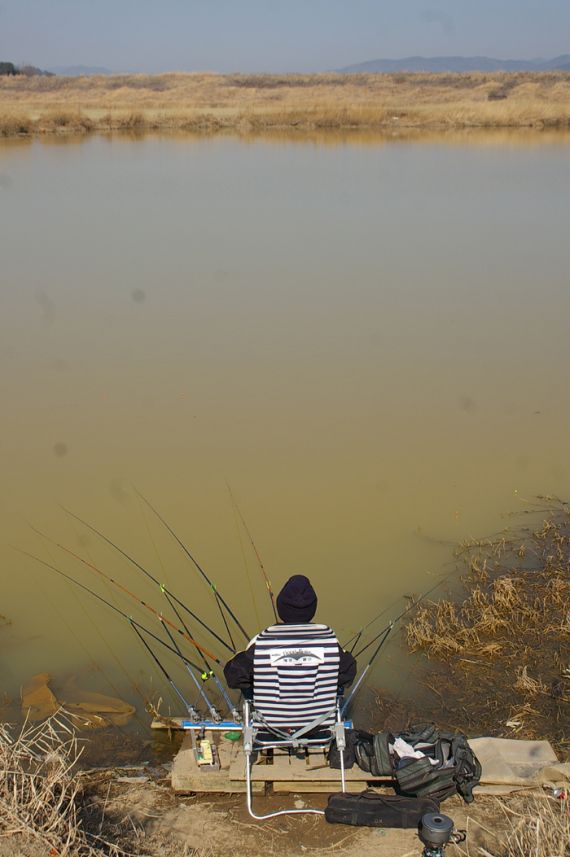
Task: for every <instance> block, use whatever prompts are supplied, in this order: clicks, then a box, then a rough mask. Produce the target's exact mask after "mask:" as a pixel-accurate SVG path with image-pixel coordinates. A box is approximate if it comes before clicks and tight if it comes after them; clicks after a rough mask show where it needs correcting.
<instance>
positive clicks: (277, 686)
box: [253, 624, 340, 729]
mask: <svg viewBox="0 0 570 857" xmlns="http://www.w3.org/2000/svg"><path fill="white" fill-rule="evenodd" d="M339 662H340V649H339V644H338V640H337V638H336V636H335V634H334V632H333V631H331V629H330V628H329V627H328V626H327V625H316V624H307V625H271V626H270V627H269V628H266V630H265V631H262V632H261V634H259V635H258V637H257V639H256V641H255V649H254V657H253V708H254V710H255V711H257V712H259V713H260V714H261V715H262V717H263V718H264V720H265V721H266V722H267V723H268V724H269V725H271V726H277V727H279V728H280V729H300V728H301V727H303V726H307V725H308V724H309V723H312V722H313V721H314V720H316V718H318V717H320V716H321V715H324V714H327V713H328V712H331V711H333V713H332V714H331V715H330V716H329V717H327V718H326V719H325V720H323V722H322V724H321V725H322V726H330V725H332V724H333V723H334V721H335V716H334V708H335V704H336V698H337V691H338V670H339ZM319 728H320V727H319Z"/></svg>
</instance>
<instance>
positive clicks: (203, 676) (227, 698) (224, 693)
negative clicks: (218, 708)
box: [164, 592, 238, 720]
mask: <svg viewBox="0 0 570 857" xmlns="http://www.w3.org/2000/svg"><path fill="white" fill-rule="evenodd" d="M164 595H165V598H166V600H167V601H168V603H169V604H170V607H171V608H172V610H174V613H175V614H176V616H177V618H178V619H179V621H180V622H181V623H182V627H183V628H184V630H185V631H186V632H187V634H189V635H190V631H189V630H188V628H187V626H186V623H185V622H184V619H183V618H182V616H181V615H180V613H179V612H178V610H177V609H176V607H175V606H174V604H173V603H172V602H171V600H170V598H169V597H168V594H167V593H166V592H165V593H164ZM165 630H167V629H166V628H165ZM168 635H169V636H170V632H168ZM197 651H198V652H199V654H200V657H201V658H202V660H203V662H204V666H205V667H206V672H202V673H201V675H200V678H201V679H202V681H207V679H208V678H212V679H213V680H214V684H215V685H216V687H217V688H218V690H219V692H220V693H221V695H222V697H223V698H224V700H225V702H226V704H227V706H228V710H229V711H230V714H231V715H232V716H233V718H234V720H235V719H238V718H236V712H237V709H236V707H235V705H234V703H233V702H232V700H231V697H230V695H229V694H228V692H227V690H226V689H225V687H224V686H223V684H222V683H221V682H220V680H219V678H218V676H217V675H216V673H215V672H214V670H213V669H212V667H211V666H210V664H209V662H208V659H207V658H206V656H205V654H204V653H203V652H202V651H201V650H200V649H197Z"/></svg>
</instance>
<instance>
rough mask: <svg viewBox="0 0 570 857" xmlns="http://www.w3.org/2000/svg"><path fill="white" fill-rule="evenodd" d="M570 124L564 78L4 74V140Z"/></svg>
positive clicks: (0, 121)
mask: <svg viewBox="0 0 570 857" xmlns="http://www.w3.org/2000/svg"><path fill="white" fill-rule="evenodd" d="M492 127H497V128H518V127H526V128H545V127H548V128H558V127H566V128H567V127H570V73H564V72H549V73H528V72H527V73H502V72H501V73H493V74H490V73H474V74H313V75H296V74H291V75H243V74H239V75H238V74H236V75H219V74H207V73H192V74H189V73H179V72H176V73H169V74H160V75H145V74H137V75H112V76H94V77H79V78H70V77H41V76H38V77H24V76H21V77H20V76H16V77H0V135H3V136H15V135H30V134H45V133H59V134H62V133H70V132H80V133H86V132H89V131H109V130H118V129H138V130H144V129H155V130H157V129H165V130H166V129H172V130H174V129H177V130H188V131H198V130H204V131H216V130H223V129H232V130H236V131H239V132H251V131H253V132H255V131H262V130H268V129H303V130H315V129H326V128H337V129H339V128H347V129H348V128H359V129H392V130H393V129H395V128H403V129H414V128H415V129H419V128H439V129H441V128H444V129H448V128H492Z"/></svg>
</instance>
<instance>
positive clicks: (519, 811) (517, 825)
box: [479, 796, 570, 857]
mask: <svg viewBox="0 0 570 857" xmlns="http://www.w3.org/2000/svg"><path fill="white" fill-rule="evenodd" d="M569 803H570V801H568V799H565V800H556V799H554V798H546V797H532V796H529V797H525V798H523V799H518V800H516V801H510V802H499V811H500V812H502V814H503V815H504V816H505V817H506V821H507V832H506V835H505V836H504V837H502V842H501V844H500V845H499V847H498V848H497V849H493V851H487V852H486V855H484V857H568V855H570V806H569ZM479 851H480V852H481V849H479Z"/></svg>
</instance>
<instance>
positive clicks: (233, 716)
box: [17, 489, 451, 728]
mask: <svg viewBox="0 0 570 857" xmlns="http://www.w3.org/2000/svg"><path fill="white" fill-rule="evenodd" d="M135 491H136V489H135ZM136 493H137V495H138V496H139V498H140V500H141V501H142V502H143V503H144V504H145V505H146V506H147V507H148V509H150V511H151V512H152V514H153V515H154V516H155V517H156V518H157V519H158V521H160V523H161V525H162V526H163V527H164V528H165V529H166V530H167V531H168V533H169V534H170V536H171V537H172V538H173V539H174V540H175V542H176V543H177V544H178V546H179V547H180V548H181V549H182V551H183V552H184V554H185V556H186V557H187V559H188V560H189V561H190V563H191V564H192V566H193V567H194V569H195V571H196V572H197V573H198V574H199V575H200V576H201V578H202V579H203V581H204V582H205V583H206V585H207V586H208V587H209V589H210V591H211V594H212V596H213V598H214V600H215V604H216V607H217V610H218V612H219V614H220V618H221V620H222V624H223V627H224V630H225V635H226V636H225V637H224V636H222V635H221V634H220V633H218V631H216V630H215V629H214V628H212V626H211V623H208V622H206V621H204V619H202V618H201V617H200V616H199V615H197V613H195V612H194V611H193V610H192V609H191V608H190V607H188V605H187V604H186V603H184V602H183V601H182V600H181V599H180V598H178V597H177V596H176V595H175V594H174V593H173V592H172V591H171V590H170V589H169V588H168V587H167V586H166V585H165V584H164V583H161V581H160V580H159V579H158V578H157V577H156V576H155V575H154V574H152V572H150V571H149V570H148V569H147V568H146V567H145V566H143V565H142V564H141V563H140V562H139V561H138V560H136V559H135V558H134V557H133V556H131V555H130V554H129V553H127V551H125V550H123V548H121V547H120V546H119V545H117V544H116V543H115V542H113V541H112V540H111V539H110V538H108V536H106V535H105V534H104V533H102V532H101V531H100V530H98V529H97V528H96V527H95V526H93V524H90V523H89V522H88V521H86V520H84V519H83V518H80V517H79V515H77V514H75V513H74V512H72V511H70V510H69V509H65V508H64V512H65V513H66V514H67V515H68V516H69V517H70V518H72V519H74V520H75V521H77V522H78V523H80V524H81V525H82V526H84V527H86V528H87V529H88V530H90V531H91V532H92V533H94V534H95V535H96V536H97V537H98V538H99V539H100V540H102V541H103V542H105V543H106V544H108V545H109V546H110V547H111V548H113V549H114V550H115V551H117V552H118V553H119V554H120V555H121V556H122V557H123V558H124V559H126V560H127V561H128V562H129V563H130V564H131V565H132V566H133V567H134V568H136V569H137V570H138V571H139V572H140V573H141V574H143V575H144V576H145V577H146V578H147V579H148V580H150V581H151V582H152V583H153V584H154V585H155V586H157V587H158V589H159V592H160V594H161V596H162V597H163V598H164V599H165V601H166V603H167V604H168V607H169V609H170V610H171V611H172V613H173V615H174V616H175V617H176V621H177V623H178V624H176V623H175V622H173V621H172V620H170V619H169V618H167V617H166V616H165V615H164V613H163V612H162V611H160V610H157V609H156V608H155V607H153V606H152V605H151V604H149V603H148V602H147V601H145V600H143V599H142V598H140V597H139V596H138V595H136V594H135V593H134V592H132V591H131V590H130V589H127V587H125V586H124V585H123V584H122V583H120V582H119V581H117V580H115V579H114V578H113V577H111V576H110V575H109V574H107V573H106V572H104V571H103V570H102V569H101V568H99V567H98V566H96V565H95V564H94V563H93V562H91V561H89V560H87V559H85V558H84V557H82V556H80V555H79V554H77V553H75V552H74V551H73V550H71V549H70V548H69V547H66V546H65V545H63V544H61V543H60V542H58V541H56V540H55V539H52V538H50V537H49V536H47V535H46V534H45V533H42V532H40V531H39V530H38V529H37V528H35V527H32V529H33V531H34V532H35V533H36V534H37V535H39V536H41V537H42V539H45V540H47V541H48V542H50V543H51V544H53V545H55V546H56V547H58V548H59V549H61V550H62V551H64V552H65V553H67V554H68V555H69V556H71V557H73V558H74V559H75V560H77V561H78V562H80V563H82V564H83V565H84V566H86V567H87V568H88V569H90V571H92V572H94V573H95V574H97V575H99V576H100V577H101V578H102V579H103V580H105V581H106V582H107V583H108V584H111V585H112V586H113V587H114V588H116V589H118V590H119V591H121V592H122V593H123V594H124V595H126V596H128V597H129V598H130V599H131V600H133V601H135V602H136V603H137V604H138V605H139V607H142V608H144V609H145V610H146V611H148V612H149V613H151V614H152V615H153V616H154V618H155V619H156V620H157V621H158V623H159V627H160V630H161V632H162V636H159V634H158V633H155V632H154V631H153V630H151V629H150V628H148V627H147V626H146V625H144V624H142V623H141V622H139V621H138V620H136V619H135V618H133V616H132V615H130V614H129V613H127V612H125V611H123V610H121V609H120V608H119V607H117V606H116V605H115V604H113V603H111V601H109V600H107V599H106V598H104V597H103V596H102V595H100V594H98V593H97V592H95V590H93V589H91V588H90V587H88V586H86V585H85V584H84V583H82V582H81V581H80V580H78V579H77V578H75V577H73V576H72V575H70V574H68V573H67V572H65V571H63V570H62V569H60V568H59V567H57V566H55V565H54V564H52V563H50V562H47V561H46V560H44V559H42V558H40V557H38V556H35V555H34V554H31V553H29V552H28V551H25V550H22V549H19V548H18V549H17V550H18V551H19V552H20V553H22V554H24V555H25V556H27V557H29V558H31V559H33V560H34V561H35V562H37V563H39V564H40V565H42V566H44V567H45V568H47V569H49V570H50V571H51V572H53V573H54V574H57V575H59V576H60V577H62V578H64V579H66V580H67V581H68V582H70V583H71V584H73V585H74V586H75V587H78V588H80V589H82V590H84V591H85V592H87V593H88V594H89V595H90V596H91V597H92V598H94V599H97V600H98V601H99V602H101V603H103V604H104V605H106V606H107V607H108V608H110V609H111V610H112V611H114V612H115V613H116V614H118V615H119V616H120V617H121V618H122V619H125V620H126V621H127V622H128V623H129V624H130V626H131V628H132V630H133V632H134V633H135V634H136V636H137V637H138V639H139V640H140V642H141V643H142V645H143V646H144V649H145V650H146V652H147V654H148V655H149V657H150V658H151V660H152V662H153V663H154V665H155V666H156V668H157V669H158V670H159V672H160V673H161V674H162V676H163V677H164V679H165V680H166V681H167V682H168V684H169V685H170V687H171V688H172V690H173V691H174V694H175V695H176V697H178V698H179V699H180V701H181V703H182V704H183V706H184V708H185V711H186V720H185V723H186V722H187V723H188V725H192V724H194V725H196V726H206V727H212V726H213V727H216V726H218V727H223V728H230V727H232V728H239V727H240V724H241V714H240V711H239V709H238V708H237V706H236V704H235V703H234V701H233V700H232V698H231V697H230V695H229V693H228V691H227V689H226V687H225V686H224V684H223V683H222V681H221V680H220V677H219V676H218V674H217V672H216V671H217V670H219V669H220V668H221V667H222V666H223V662H222V661H221V660H220V658H219V657H218V656H217V655H216V654H215V653H214V652H212V651H211V649H210V648H209V647H207V646H205V645H203V644H202V643H200V642H198V641H197V639H196V634H195V632H194V631H193V630H192V629H193V628H194V627H195V626H196V625H199V626H200V629H201V633H204V632H205V633H207V634H208V635H210V637H211V638H212V643H211V645H212V646H213V647H216V648H219V647H220V646H221V647H222V649H223V650H224V651H225V652H228V654H229V656H232V655H234V654H235V652H236V651H237V646H236V637H237V636H238V634H239V637H240V638H241V637H243V638H244V640H245V646H243V648H246V647H247V646H248V644H249V643H250V641H251V639H252V637H251V635H250V634H248V632H247V631H246V629H245V628H244V626H243V624H242V622H241V621H240V620H239V619H238V617H237V615H236V613H235V612H234V610H233V609H232V608H231V607H230V605H229V604H228V602H227V601H226V599H225V598H224V597H223V595H222V594H221V592H220V591H219V589H218V588H217V586H216V585H215V583H214V582H213V581H212V580H211V579H210V577H209V576H208V574H207V573H206V572H205V570H204V568H203V567H202V566H201V565H200V563H199V562H198V560H197V559H196V558H195V556H194V554H193V553H192V552H191V551H190V550H189V549H188V547H187V546H186V544H184V542H183V541H182V540H181V539H180V538H179V536H178V535H177V534H176V533H175V531H174V530H173V529H172V527H171V526H170V524H169V523H168V522H167V521H166V520H165V519H164V517H163V516H162V515H161V514H160V513H159V512H158V511H157V509H156V508H155V507H154V506H153V505H152V504H151V503H150V501H149V500H148V499H147V498H146V497H144V496H143V495H142V494H141V493H140V492H139V491H136ZM230 496H231V498H232V502H233V504H234V508H235V510H236V512H237V514H238V515H239V517H240V520H241V522H242V525H243V527H244V530H245V532H246V533H247V536H248V539H249V541H250V543H251V545H252V548H253V551H254V553H255V556H256V558H257V562H258V564H259V567H260V571H261V573H262V576H263V579H264V583H265V587H266V589H267V594H268V597H269V599H270V602H271V609H272V612H273V616H274V619H275V622H276V623H278V622H279V619H278V616H277V610H276V602H275V595H274V592H273V588H272V585H271V581H270V579H269V577H268V575H267V572H266V570H265V567H264V565H263V562H262V560H261V557H260V555H259V552H258V550H257V548H256V546H255V543H254V541H253V538H252V535H251V533H250V531H249V528H248V527H247V524H246V522H245V520H244V518H243V516H242V514H241V512H240V510H239V507H238V506H237V503H236V501H235V498H234V497H233V495H231V492H230ZM450 576H451V575H447V576H446V577H444V578H442V579H440V580H439V581H438V582H437V583H435V584H434V586H432V587H431V588H430V589H429V590H428V591H427V592H425V593H424V594H423V595H422V596H421V597H419V598H417V599H414V598H411V599H410V603H409V604H408V606H407V607H406V608H405V609H404V610H402V612H401V613H400V614H399V615H397V616H396V617H395V618H393V619H391V620H390V621H389V622H388V624H387V625H386V626H385V627H383V628H382V629H381V630H380V631H377V632H375V633H374V636H373V637H372V639H371V640H369V641H368V642H366V643H365V644H364V645H360V644H361V642H362V640H363V637H365V636H366V635H368V634H369V633H371V629H372V628H373V627H374V626H375V625H376V623H377V622H378V621H379V620H380V619H381V618H382V617H383V616H384V615H386V613H387V612H388V611H389V610H390V609H391V608H390V607H386V608H385V609H384V610H382V611H381V612H380V613H378V614H377V615H376V616H374V617H373V618H372V619H371V620H370V621H369V622H367V623H366V624H365V625H363V626H362V628H360V629H359V630H358V631H356V633H355V634H354V635H353V636H352V637H351V638H350V639H349V640H348V641H347V642H346V643H345V644H344V645H343V648H344V649H347V650H349V651H350V652H351V653H352V654H353V655H354V657H355V658H356V659H358V658H359V657H361V656H362V655H363V654H364V653H365V652H367V651H369V650H372V654H371V655H370V657H369V659H368V661H367V663H366V665H365V666H364V668H363V669H362V671H361V672H360V675H359V677H358V679H357V681H356V683H355V685H354V687H353V688H352V690H351V692H350V694H349V695H348V696H347V697H346V699H345V700H344V702H343V705H342V714H343V716H344V715H345V714H346V713H347V712H348V709H349V706H350V704H351V703H352V701H353V700H354V697H355V696H356V694H357V692H358V691H359V689H360V688H361V686H362V684H363V682H364V679H365V678H366V676H367V675H368V673H369V671H370V669H371V668H372V665H373V664H374V662H375V660H376V659H377V657H378V656H379V654H380V652H381V650H382V648H383V646H384V645H385V643H386V641H387V640H388V638H389V636H390V634H391V633H392V630H393V629H394V628H395V626H396V625H397V624H398V623H399V622H400V621H401V620H402V619H403V618H404V617H405V616H407V615H408V614H409V613H410V612H411V611H412V610H414V609H415V608H416V607H417V606H418V604H420V603H421V602H422V601H423V600H424V599H426V598H427V597H428V596H429V595H430V594H431V593H432V592H434V591H435V589H437V588H438V587H439V586H441V585H442V584H443V583H444V582H445V581H446V580H447V579H448V578H449V577H450ZM157 647H158V648H157ZM373 647H374V648H373ZM158 651H160V652H161V654H162V653H163V652H168V653H170V655H174V656H175V658H176V659H177V660H178V661H179V662H180V663H181V664H182V666H183V668H184V670H185V672H186V673H187V674H188V676H189V677H190V680H191V682H192V684H193V685H194V687H195V689H196V691H197V699H196V702H195V704H193V703H192V702H190V701H189V700H188V699H187V696H186V695H185V693H184V692H183V691H182V690H181V689H180V687H179V685H178V684H177V683H176V682H175V681H174V679H173V678H172V676H171V675H170V673H169V672H168V670H167V668H166V666H165V665H164V662H163V658H162V659H161V657H159V655H158V654H157V652H158ZM188 651H191V652H192V654H191V655H188V653H187V652H188ZM196 660H198V661H199V663H196ZM210 681H211V682H212V683H213V684H214V685H215V688H216V690H217V691H218V694H219V701H221V702H222V703H223V707H224V708H225V709H227V715H226V717H224V715H223V713H222V711H220V707H219V706H218V705H216V704H215V702H214V700H213V698H212V694H211V692H210V690H209V689H207V688H206V685H207V684H208V682H210ZM198 700H201V702H202V703H203V705H204V706H205V710H206V712H207V715H206V717H204V715H203V713H202V712H201V711H200V710H199V709H198V707H197V706H198V705H199V704H200V703H199V702H198ZM228 717H229V719H227V718H228Z"/></svg>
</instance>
